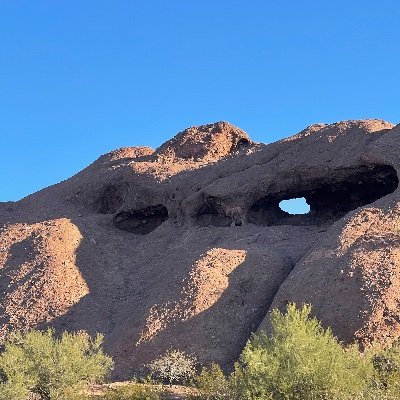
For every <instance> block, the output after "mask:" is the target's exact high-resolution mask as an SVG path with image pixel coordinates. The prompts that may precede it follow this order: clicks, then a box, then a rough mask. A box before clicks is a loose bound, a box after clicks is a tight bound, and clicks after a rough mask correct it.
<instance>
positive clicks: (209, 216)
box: [195, 198, 232, 227]
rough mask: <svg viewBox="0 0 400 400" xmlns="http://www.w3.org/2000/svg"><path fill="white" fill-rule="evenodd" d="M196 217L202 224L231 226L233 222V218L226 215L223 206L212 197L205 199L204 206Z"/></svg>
mask: <svg viewBox="0 0 400 400" xmlns="http://www.w3.org/2000/svg"><path fill="white" fill-rule="evenodd" d="M195 219H196V221H197V223H198V225H200V226H217V227H224V226H230V225H231V223H232V220H231V218H229V217H227V216H226V215H225V213H224V211H223V209H222V208H221V206H219V205H218V204H217V202H216V201H215V199H212V198H209V199H207V200H206V201H205V203H204V204H203V206H202V207H201V208H200V209H199V210H198V212H197V214H196V216H195Z"/></svg>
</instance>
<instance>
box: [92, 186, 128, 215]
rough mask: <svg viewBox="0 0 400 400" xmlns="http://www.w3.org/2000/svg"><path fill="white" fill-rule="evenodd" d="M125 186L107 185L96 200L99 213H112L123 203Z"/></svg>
mask: <svg viewBox="0 0 400 400" xmlns="http://www.w3.org/2000/svg"><path fill="white" fill-rule="evenodd" d="M126 192H127V186H124V185H121V186H108V187H106V188H105V189H104V191H103V193H102V195H101V196H100V198H99V199H98V202H97V212H98V213H99V214H114V213H115V212H116V211H117V210H118V209H119V208H120V207H121V206H122V204H123V202H124V198H125V194H126Z"/></svg>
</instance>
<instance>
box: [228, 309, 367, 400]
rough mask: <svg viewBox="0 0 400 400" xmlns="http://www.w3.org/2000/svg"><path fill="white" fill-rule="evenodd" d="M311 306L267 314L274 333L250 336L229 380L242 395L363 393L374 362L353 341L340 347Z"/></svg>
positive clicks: (277, 399)
mask: <svg viewBox="0 0 400 400" xmlns="http://www.w3.org/2000/svg"><path fill="white" fill-rule="evenodd" d="M310 312H311V306H309V305H304V306H303V307H302V308H301V309H297V308H296V306H295V304H289V305H288V307H287V311H286V313H285V314H282V313H281V312H279V311H278V310H274V311H273V312H272V314H271V324H272V335H271V336H270V337H268V336H267V335H266V334H265V333H263V332H262V333H260V334H258V335H254V336H253V338H252V339H251V340H250V341H249V342H248V343H247V345H246V347H245V349H244V350H243V353H242V355H241V357H240V363H239V364H238V365H237V366H236V370H235V373H234V374H233V376H232V378H231V381H232V385H233V386H234V388H235V392H236V396H237V398H238V399H241V400H245V399H248V400H261V399H263V400H265V399H271V400H304V399H307V400H319V399H335V400H336V399H350V398H354V397H353V396H355V395H359V394H360V393H363V391H364V389H365V388H366V386H367V384H368V380H369V379H370V378H371V374H372V365H371V363H370V362H369V360H368V359H367V358H363V357H361V356H360V353H359V351H358V348H357V347H356V346H350V347H348V348H347V349H343V347H342V346H341V344H340V342H339V341H338V340H337V339H336V338H335V337H334V336H333V334H332V332H331V330H330V329H326V330H325V329H323V327H322V326H321V324H320V323H319V322H318V320H317V319H316V318H311V317H310Z"/></svg>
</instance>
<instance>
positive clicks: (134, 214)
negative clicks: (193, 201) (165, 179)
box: [113, 204, 169, 235]
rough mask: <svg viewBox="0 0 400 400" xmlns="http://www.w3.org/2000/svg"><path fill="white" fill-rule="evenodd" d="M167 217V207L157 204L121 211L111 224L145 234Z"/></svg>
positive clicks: (128, 230)
mask: <svg viewBox="0 0 400 400" xmlns="http://www.w3.org/2000/svg"><path fill="white" fill-rule="evenodd" d="M168 218H169V215H168V209H167V207H165V206H163V205H161V204H159V205H156V206H150V207H146V208H143V209H141V210H130V211H123V212H120V213H118V214H117V215H115V217H114V219H113V224H114V226H115V227H116V228H118V229H121V230H123V231H127V232H131V233H135V234H139V235H147V234H148V233H150V232H152V231H154V230H155V229H156V228H158V227H159V226H160V225H161V224H162V223H163V222H165V221H166V220H167V219H168Z"/></svg>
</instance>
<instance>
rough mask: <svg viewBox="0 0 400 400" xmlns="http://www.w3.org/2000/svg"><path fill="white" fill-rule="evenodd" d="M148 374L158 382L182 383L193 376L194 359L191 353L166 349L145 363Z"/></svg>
mask: <svg viewBox="0 0 400 400" xmlns="http://www.w3.org/2000/svg"><path fill="white" fill-rule="evenodd" d="M147 368H148V369H149V371H150V375H151V377H152V378H153V379H155V380H156V381H159V382H164V383H165V382H167V383H169V384H170V385H171V384H172V383H184V382H187V381H189V380H190V379H191V378H193V377H194V375H195V373H196V360H195V358H194V357H193V356H192V355H189V354H186V353H185V352H183V351H181V350H173V349H170V350H167V352H166V353H165V354H164V355H163V356H161V357H160V358H157V359H156V360H154V361H152V362H151V363H149V364H147Z"/></svg>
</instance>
